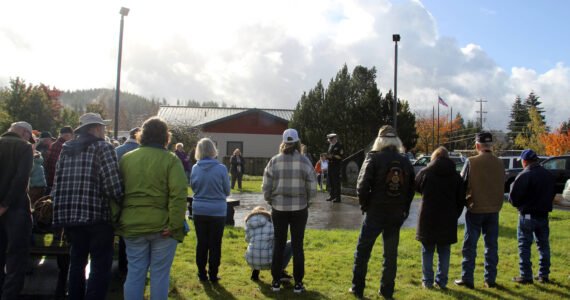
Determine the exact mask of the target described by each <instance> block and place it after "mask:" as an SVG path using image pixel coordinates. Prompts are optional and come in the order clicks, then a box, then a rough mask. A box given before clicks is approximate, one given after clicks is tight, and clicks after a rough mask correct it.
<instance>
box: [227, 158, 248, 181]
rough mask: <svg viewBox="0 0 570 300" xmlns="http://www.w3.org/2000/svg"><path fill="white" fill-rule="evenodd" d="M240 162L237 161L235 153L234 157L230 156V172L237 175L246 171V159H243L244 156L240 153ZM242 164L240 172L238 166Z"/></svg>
mask: <svg viewBox="0 0 570 300" xmlns="http://www.w3.org/2000/svg"><path fill="white" fill-rule="evenodd" d="M239 160H240V162H239V163H238V162H237V157H236V156H235V155H232V157H231V158H230V174H232V176H235V175H237V174H238V173H242V174H244V173H245V159H243V156H241V155H240V157H239ZM238 165H240V166H241V172H238V168H237V166H238Z"/></svg>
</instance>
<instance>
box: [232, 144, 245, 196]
mask: <svg viewBox="0 0 570 300" xmlns="http://www.w3.org/2000/svg"><path fill="white" fill-rule="evenodd" d="M244 172H245V160H244V159H243V156H241V151H239V149H238V148H236V149H235V150H234V153H233V155H232V157H231V158H230V174H231V175H232V190H233V189H234V187H235V186H236V180H237V183H238V189H240V190H241V180H242V178H243V173H244Z"/></svg>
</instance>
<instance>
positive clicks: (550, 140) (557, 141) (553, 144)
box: [540, 126, 570, 156]
mask: <svg viewBox="0 0 570 300" xmlns="http://www.w3.org/2000/svg"><path fill="white" fill-rule="evenodd" d="M540 140H541V141H542V143H543V144H544V146H545V148H546V155H550V156H555V155H562V154H566V153H568V152H570V127H566V130H565V131H563V126H560V128H556V130H554V132H553V133H549V134H544V135H542V136H541V137H540Z"/></svg>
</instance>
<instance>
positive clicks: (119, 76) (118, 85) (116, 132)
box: [115, 7, 129, 139]
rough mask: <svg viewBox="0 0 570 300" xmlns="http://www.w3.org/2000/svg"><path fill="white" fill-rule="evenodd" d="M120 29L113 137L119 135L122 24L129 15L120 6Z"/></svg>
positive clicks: (126, 9) (126, 10)
mask: <svg viewBox="0 0 570 300" xmlns="http://www.w3.org/2000/svg"><path fill="white" fill-rule="evenodd" d="M119 13H120V14H121V29H120V31H119V59H118V60H117V89H116V90H115V139H117V138H118V135H119V93H120V92H121V57H122V55H123V24H124V23H125V16H128V15H129V9H128V8H126V7H121V10H120V11H119Z"/></svg>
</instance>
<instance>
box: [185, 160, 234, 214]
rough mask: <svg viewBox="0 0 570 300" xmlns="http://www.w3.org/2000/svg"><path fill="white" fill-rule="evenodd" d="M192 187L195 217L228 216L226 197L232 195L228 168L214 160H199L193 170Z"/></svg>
mask: <svg viewBox="0 0 570 300" xmlns="http://www.w3.org/2000/svg"><path fill="white" fill-rule="evenodd" d="M190 186H191V187H192V190H193V191H194V200H193V202H192V213H193V214H194V215H199V216H214V217H225V216H226V209H227V204H226V197H227V196H229V195H230V177H229V175H228V169H227V168H226V166H224V165H222V164H220V163H219V162H218V161H217V160H216V159H212V158H204V159H201V160H199V161H198V162H197V163H196V164H195V165H194V167H193V168H192V176H191V177H190Z"/></svg>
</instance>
